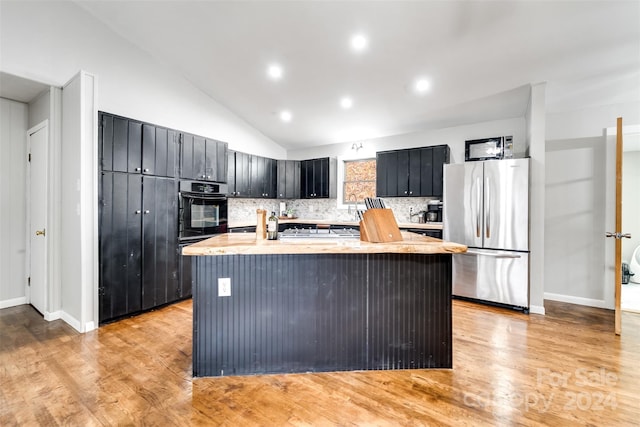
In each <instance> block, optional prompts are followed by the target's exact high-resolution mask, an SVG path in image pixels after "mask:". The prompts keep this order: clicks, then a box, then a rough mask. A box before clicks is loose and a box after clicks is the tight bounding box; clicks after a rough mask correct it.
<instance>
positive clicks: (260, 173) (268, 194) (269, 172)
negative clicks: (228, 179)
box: [249, 156, 278, 199]
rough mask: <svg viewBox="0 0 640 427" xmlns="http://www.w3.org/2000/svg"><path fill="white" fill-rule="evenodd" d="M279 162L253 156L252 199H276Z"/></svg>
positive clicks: (250, 186) (250, 185)
mask: <svg viewBox="0 0 640 427" xmlns="http://www.w3.org/2000/svg"><path fill="white" fill-rule="evenodd" d="M277 168H278V163H277V160H274V159H270V158H267V157H260V156H251V181H250V184H249V188H250V192H251V197H256V198H266V199H275V198H276V197H277V194H276V191H277V185H278V173H277Z"/></svg>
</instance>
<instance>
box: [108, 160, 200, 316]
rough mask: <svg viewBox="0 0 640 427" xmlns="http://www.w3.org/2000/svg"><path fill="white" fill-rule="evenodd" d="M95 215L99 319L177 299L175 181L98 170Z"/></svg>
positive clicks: (180, 292) (179, 288)
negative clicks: (97, 238)
mask: <svg viewBox="0 0 640 427" xmlns="http://www.w3.org/2000/svg"><path fill="white" fill-rule="evenodd" d="M101 181H102V182H101V188H100V190H101V194H100V212H99V215H100V219H99V222H100V224H99V227H100V229H99V241H100V243H99V251H100V252H99V264H100V266H99V268H100V279H99V283H100V284H99V310H100V313H99V319H100V322H105V321H109V320H113V319H117V318H119V317H123V316H126V315H129V314H134V313H136V312H139V311H142V310H147V309H150V308H153V307H158V306H161V305H163V304H166V303H168V302H172V301H176V300H178V299H181V298H183V297H184V296H188V295H185V294H184V292H183V291H182V289H181V287H180V283H179V281H178V252H177V248H178V240H177V239H178V183H177V181H176V180H175V179H172V178H161V177H152V176H141V175H140V174H127V173H119V172H103V173H102V180H101Z"/></svg>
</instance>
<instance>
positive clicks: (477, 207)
mask: <svg viewBox="0 0 640 427" xmlns="http://www.w3.org/2000/svg"><path fill="white" fill-rule="evenodd" d="M480 202H481V200H480V178H476V237H480V215H481V213H480V210H481V209H480V208H481V205H480Z"/></svg>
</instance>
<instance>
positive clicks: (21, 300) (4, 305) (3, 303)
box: [0, 297, 27, 309]
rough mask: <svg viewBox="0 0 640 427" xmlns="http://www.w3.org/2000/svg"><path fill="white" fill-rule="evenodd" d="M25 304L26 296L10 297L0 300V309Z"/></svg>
mask: <svg viewBox="0 0 640 427" xmlns="http://www.w3.org/2000/svg"><path fill="white" fill-rule="evenodd" d="M24 304H27V297H20V298H12V299H6V300H4V301H0V309H3V308H9V307H15V306H17V305H24Z"/></svg>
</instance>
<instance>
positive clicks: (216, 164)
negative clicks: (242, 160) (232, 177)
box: [203, 139, 227, 182]
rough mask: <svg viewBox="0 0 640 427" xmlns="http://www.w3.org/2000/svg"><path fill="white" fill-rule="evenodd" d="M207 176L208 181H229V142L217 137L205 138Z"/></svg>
mask: <svg viewBox="0 0 640 427" xmlns="http://www.w3.org/2000/svg"><path fill="white" fill-rule="evenodd" d="M204 171H205V177H204V178H203V179H205V180H207V181H215V182H226V181H227V144H226V143H224V142H221V141H216V140H215V139H206V140H205V169H204Z"/></svg>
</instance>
